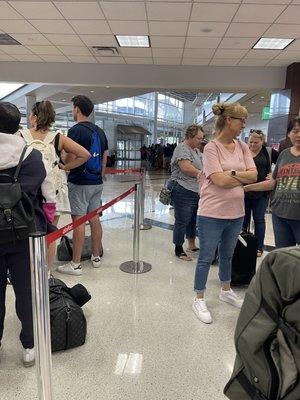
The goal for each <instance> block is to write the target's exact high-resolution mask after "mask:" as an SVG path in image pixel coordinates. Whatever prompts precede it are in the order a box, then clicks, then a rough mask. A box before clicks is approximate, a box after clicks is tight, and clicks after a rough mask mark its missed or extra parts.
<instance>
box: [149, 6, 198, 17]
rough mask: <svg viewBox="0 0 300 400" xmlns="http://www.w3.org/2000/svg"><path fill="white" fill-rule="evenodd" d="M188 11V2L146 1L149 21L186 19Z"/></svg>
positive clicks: (189, 10) (189, 9) (189, 8)
mask: <svg viewBox="0 0 300 400" xmlns="http://www.w3.org/2000/svg"><path fill="white" fill-rule="evenodd" d="M190 12H191V4H189V3H169V2H162V3H150V2H147V13H148V19H149V21H188V19H189V16H190Z"/></svg>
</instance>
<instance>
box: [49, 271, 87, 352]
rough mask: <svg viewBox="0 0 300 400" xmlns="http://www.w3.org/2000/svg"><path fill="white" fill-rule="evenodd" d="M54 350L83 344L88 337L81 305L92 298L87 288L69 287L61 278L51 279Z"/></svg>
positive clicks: (50, 292)
mask: <svg viewBox="0 0 300 400" xmlns="http://www.w3.org/2000/svg"><path fill="white" fill-rule="evenodd" d="M49 295H50V321H51V346H52V352H55V351H60V350H67V349H71V348H73V347H78V346H81V345H83V344H84V343H85V338H86V330H87V329H86V328H87V324H86V319H85V316H84V313H83V311H82V309H81V306H82V305H83V304H85V303H86V302H87V301H89V300H90V299H91V295H90V294H89V292H88V291H87V290H86V288H85V287H84V286H83V285H81V284H78V285H75V286H74V287H73V288H71V289H70V288H68V287H67V285H66V284H65V283H64V282H62V281H61V280H59V279H56V278H53V277H51V278H50V279H49Z"/></svg>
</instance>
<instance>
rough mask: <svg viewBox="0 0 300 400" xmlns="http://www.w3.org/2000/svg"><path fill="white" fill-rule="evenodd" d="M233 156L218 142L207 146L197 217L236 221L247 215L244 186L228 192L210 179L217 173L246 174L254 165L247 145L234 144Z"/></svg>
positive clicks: (204, 153)
mask: <svg viewBox="0 0 300 400" xmlns="http://www.w3.org/2000/svg"><path fill="white" fill-rule="evenodd" d="M234 142H235V149H234V151H233V152H230V151H229V150H227V149H226V147H224V146H223V145H222V143H220V142H218V141H217V140H213V141H212V142H210V143H208V144H207V145H206V146H205V148H204V152H203V172H204V176H205V179H204V182H203V183H202V184H201V191H200V201H199V208H198V215H201V216H204V217H211V218H220V219H235V218H240V217H243V216H244V215H245V206H244V189H243V187H242V186H237V187H235V188H231V189H226V188H221V187H219V186H216V185H215V184H214V183H213V182H212V180H211V179H210V176H211V175H212V174H213V173H216V172H224V171H230V170H234V171H247V170H248V169H251V168H255V163H254V161H253V157H252V155H251V152H250V150H249V148H248V146H247V145H246V143H243V142H240V141H237V140H235V141H234Z"/></svg>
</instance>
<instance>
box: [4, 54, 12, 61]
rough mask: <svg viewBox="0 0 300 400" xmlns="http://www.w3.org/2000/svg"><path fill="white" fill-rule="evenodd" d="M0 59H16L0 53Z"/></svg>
mask: <svg viewBox="0 0 300 400" xmlns="http://www.w3.org/2000/svg"><path fill="white" fill-rule="evenodd" d="M0 61H16V59H15V58H13V57H12V56H9V55H8V54H0Z"/></svg>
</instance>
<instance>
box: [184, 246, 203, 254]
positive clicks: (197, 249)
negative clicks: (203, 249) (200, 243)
mask: <svg viewBox="0 0 300 400" xmlns="http://www.w3.org/2000/svg"><path fill="white" fill-rule="evenodd" d="M199 250H200V249H199V247H195V248H194V249H186V251H192V252H193V253H195V252H196V251H199Z"/></svg>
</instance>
